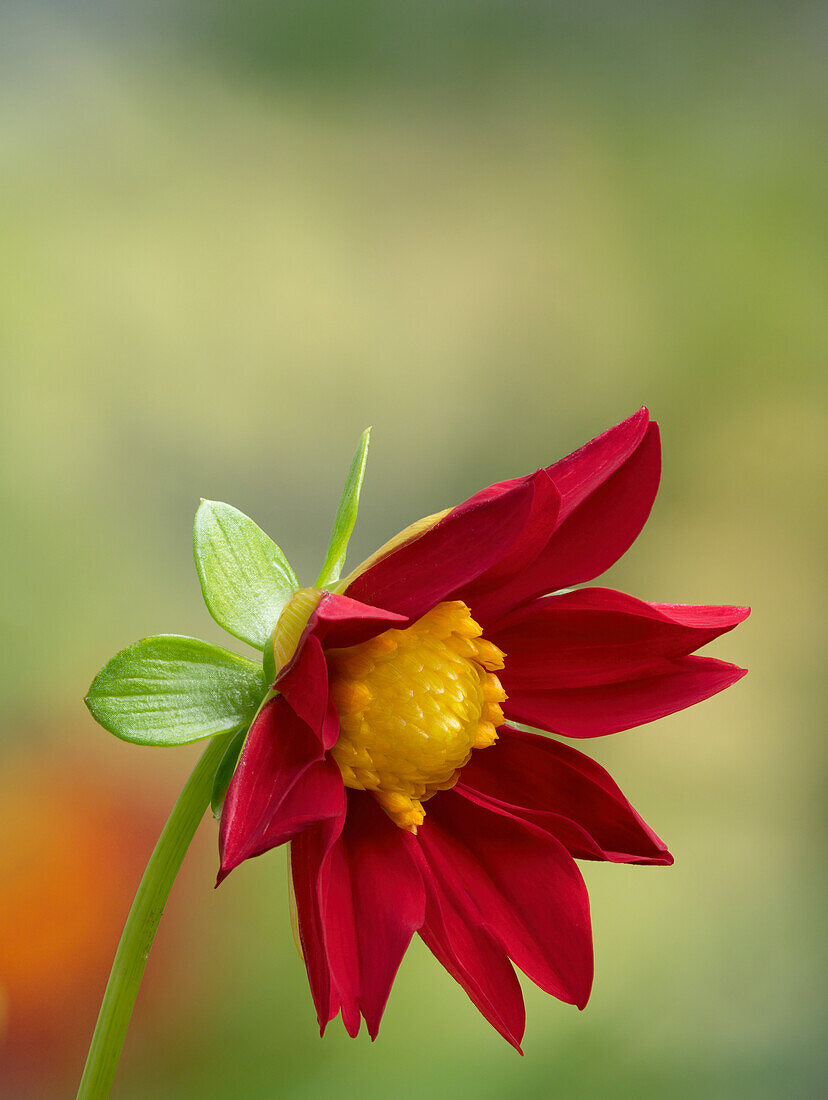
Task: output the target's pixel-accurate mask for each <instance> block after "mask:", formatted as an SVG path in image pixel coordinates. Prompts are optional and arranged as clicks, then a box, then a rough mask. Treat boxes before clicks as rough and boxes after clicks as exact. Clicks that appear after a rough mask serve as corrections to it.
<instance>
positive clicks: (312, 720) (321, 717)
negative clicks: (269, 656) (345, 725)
mask: <svg viewBox="0 0 828 1100" xmlns="http://www.w3.org/2000/svg"><path fill="white" fill-rule="evenodd" d="M276 684H277V686H278V689H279V691H280V692H281V694H282V695H283V696H284V698H285V699H287V701H288V703H290V706H291V707H292V709H293V710H294V711H295V712H296V714H298V715H299V717H300V718H301V719H302V720H303V721H304V722H306V723H307V725H308V726H309V727H310V728H311V729H312V730H313V731H314V732H315V733H316V735H317V737H318V738H319V741H320V742H321V744H322V747H323V748H325V749H329V748H331V747H332V746H333V745H334V744H335V742H336V739H337V737H339V715H338V714H337V713H336V708H335V707H334V705H333V703H332V701H331V699H330V696H329V692H328V665H327V662H326V661H325V654H324V653H323V651H322V643H321V642H320V640H319V638H317V637H316V635H315V634H313V633H307V634H305V635H303V637H302V639H301V641H300V643H299V646H298V648H297V651H296V654H295V656H294V657H293V659H292V660H291V661H290V663H289V664H288V665H287V667H286V671H285V672H284V673H283V674H282V675H281V676H280V677H279V678H278V679H277V681H276Z"/></svg>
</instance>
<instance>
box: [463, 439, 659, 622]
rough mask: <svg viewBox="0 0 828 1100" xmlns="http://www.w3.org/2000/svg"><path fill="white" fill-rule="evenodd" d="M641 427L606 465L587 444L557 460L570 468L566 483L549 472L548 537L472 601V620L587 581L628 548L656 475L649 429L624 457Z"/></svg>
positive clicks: (648, 502)
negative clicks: (555, 499) (553, 520)
mask: <svg viewBox="0 0 828 1100" xmlns="http://www.w3.org/2000/svg"><path fill="white" fill-rule="evenodd" d="M642 422H643V421H639V422H636V425H635V427H636V431H635V432H629V431H628V432H627V433H625V435H624V437H623V438H624V441H625V446H624V447H623V448H620V449H618V450H617V451H613V452H612V455H611V459H610V458H608V457H607V455H606V454H604V450H603V449H602V448H598V449H597V450H595V451H593V450H591V449H590V448H591V447H592V444H587V447H586V448H582V450H581V452H576V455H573V456H570V459H564V460H563V462H564V463H567V462H570V463H571V464H570V465H569V466H564V467H563V470H564V474H565V477H566V479H567V481H566V482H561V481H558V480H556V477H557V478H560V477H561V476H562V475H561V473H560V467H561V464H560V463H559V464H558V473H557V474H556V467H554V466H553V467H550V470H549V473H550V476H551V477H552V479H553V480H554V481H555V483H556V486H557V488H558V490H559V492H560V493H561V511H560V514H559V517H558V525H557V528H556V530H555V533H554V534H553V535H552V537H551V538H550V539H549V542H548V543H547V545H546V546H545V547H544V549H543V550H541V552H540V553H539V554H538V556H537V557H536V558H535V560H534V561H533V562H532V563H531V564H529V565H527V566H526V568H525V569H523V570H522V571H521V572H520V573H519V574H517V575H516V576H515V577H513V578H512V579H511V580H509V581H507V582H506V583H504V584H503V585H502V586H501V587H500V588H498V589H496V590H494V591H492V592H490V593H486V594H484V595H483V596H482V597H480V598H478V601H477V602H476V603H475V605H474V606H473V608H472V610H473V613H474V614H475V615H476V616H477V617H478V620H479V621H483V622H491V621H492V620H493V619H495V618H498V617H500V616H502V615H503V614H504V613H505V612H507V611H509V610H511V609H512V608H514V607H517V606H518V605H519V604H521V603H524V602H526V601H527V600H530V599H532V598H533V597H535V596H539V595H542V594H543V593H546V592H554V591H556V590H557V589H560V588H568V587H570V586H571V585H574V584H580V583H581V582H583V581H588V580H592V579H593V578H594V577H597V576H599V575H600V574H601V573H603V572H604V571H605V570H607V569H609V567H610V566H611V565H613V564H614V563H615V562H616V561H617V560H618V559H619V558H620V557H621V556H622V554H624V553H625V552H626V551H627V550H628V549H629V547H630V546H631V544H632V543H633V542H634V541H635V539H636V538H637V537H638V534H639V532H640V531H641V528H642V527H643V526H644V524H645V522H646V520H647V517H648V516H649V514H650V510H651V508H652V506H653V501H654V500H655V496H656V492H657V490H658V482H659V476H660V473H661V449H660V443H659V435H658V427H657V425H656V424H654V423H650V424H648V425H646V427H645V430H644V432H643V436H642V437H641V439H640V442H638V443H637V445H635V446H634V449H632V450H631V451H628V450H627V448H628V447H629V446H631V445H633V444H635V441H636V439H637V438H638V431H639V430H640V428H641V423H642ZM619 427H622V425H619ZM608 434H609V433H608ZM599 438H603V437H599ZM595 442H597V441H593V443H595ZM578 455H580V456H581V457H580V458H578V460H577V462H575V461H572V460H575V459H576V457H577V456H578ZM567 484H568V488H567Z"/></svg>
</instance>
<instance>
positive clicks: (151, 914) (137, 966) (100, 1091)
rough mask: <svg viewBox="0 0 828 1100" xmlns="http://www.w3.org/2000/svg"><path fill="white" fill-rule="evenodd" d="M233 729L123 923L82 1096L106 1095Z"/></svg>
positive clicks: (197, 781) (88, 1099)
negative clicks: (163, 920) (160, 929)
mask: <svg viewBox="0 0 828 1100" xmlns="http://www.w3.org/2000/svg"><path fill="white" fill-rule="evenodd" d="M234 736H235V734H234V733H229V734H223V735H221V736H219V737H214V738H213V739H212V740H211V741H210V744H209V745H208V746H207V749H206V750H205V752H204V754H203V755H202V757H201V759H200V760H199V762H198V763H197V764H196V766H195V768H194V769H193V771H192V773H191V775H190V778H189V779H188V780H187V782H186V784H185V785H184V789H183V790H182V792H181V794H180V795H179V796H178V800H177V801H176V804H175V805H174V806H173V809H172V813H171V814H170V816H169V818H168V819H167V824H166V825H165V826H164V829H163V832H162V833H161V836H160V837H159V838H158V843H157V844H156V845H155V849H154V851H153V853H152V855H151V856H150V859H149V863H148V864H147V867H146V870H145V871H144V877H143V878H142V879H141V882H140V885H139V886H138V890H137V892H136V894H135V900H134V901H133V903H132V908H131V909H130V911H129V916H128V917H127V919H126V924H125V925H124V931H123V934H122V935H121V942H120V943H119V944H118V950H117V952H116V953H115V961H114V962H113V963H112V971H111V973H110V975H109V981H108V982H107V986H106V991H105V992H104V996H103V1002H102V1004H101V1011H100V1013H99V1015H98V1022H97V1024H96V1025H95V1033H94V1034H93V1036H92V1042H91V1044H90V1047H89V1054H88V1056H87V1059H86V1068H85V1069H84V1071H83V1077H82V1078H81V1083H80V1087H79V1089H78V1100H105V1098H106V1097H108V1096H109V1090H110V1089H111V1087H112V1080H113V1078H114V1077H115V1071H116V1070H117V1068H118V1061H119V1059H120V1057H121V1049H122V1047H123V1045H124V1038H125V1036H126V1032H127V1028H128V1027H129V1021H130V1017H131V1016H132V1008H133V1005H134V1004H135V998H136V997H137V995H138V989H139V987H140V985H141V978H142V977H143V976H144V967H145V966H146V964H147V956H148V955H149V952H150V948H151V947H152V941H153V940H154V939H155V932H156V929H157V928H158V922H159V921H160V920H161V914H162V913H163V912H164V906H165V905H166V903H167V898H168V897H169V893H170V890H171V889H172V884H173V882H175V877H176V875H177V874H178V871H179V869H180V867H181V864H182V861H183V859H184V855H185V853H186V851H187V849H188V848H189V846H190V842H191V841H192V839H193V837H194V836H195V832H196V829H197V828H198V825H199V822H200V821H201V819H202V817H203V816H204V811H205V810H206V809H207V807H208V806H209V805H210V795H211V794H212V790H213V777H214V775H215V773H216V768H217V767H218V765H219V761H220V760H221V758H222V755H223V754H224V751H225V749H226V748H227V745H228V742H229V741H230V740H231V739H232V737H234Z"/></svg>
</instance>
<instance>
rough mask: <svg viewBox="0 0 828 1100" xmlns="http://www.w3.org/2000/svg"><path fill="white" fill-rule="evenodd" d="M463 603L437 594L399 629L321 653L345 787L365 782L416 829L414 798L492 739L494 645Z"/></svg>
mask: <svg viewBox="0 0 828 1100" xmlns="http://www.w3.org/2000/svg"><path fill="white" fill-rule="evenodd" d="M482 633H483V631H482V630H481V628H480V626H478V624H477V623H476V622H475V621H474V619H473V618H472V617H471V612H470V611H469V609H468V607H466V605H465V604H464V603H462V602H461V601H459V600H454V601H451V602H447V603H441V604H438V605H437V607H435V608H434V609H433V610H431V611H429V612H428V614H427V615H424V616H423V617H422V618H421V619H418V620H417V622H415V623H413V624H412V625H411V626H409V627H408V628H407V629H405V630H387V631H385V633H384V634H380V635H379V636H378V637H376V638H372V639H371V640H370V641H367V642H364V643H363V644H362V645H357V646H351V647H350V648H349V649H334V650H330V651H329V652H328V654H327V657H328V668H329V673H330V683H331V693H332V695H333V700H334V703H335V704H336V707H337V710H338V711H339V718H340V734H339V740H338V741H337V742H336V744H335V745H334V747H333V749H332V755H333V757H334V759H335V760H336V762H337V764H338V765H339V770H340V771H341V772H342V778H343V780H344V782H345V786H346V787H353V788H355V789H357V790H366V791H371V793H372V794H373V795H374V797H375V798H376V799H377V801H378V802H379V804H380V805H381V806H382V808H383V809H384V810H385V812H386V813H387V814H388V816H389V817H390V818H391V819H392V821H394V822H395V823H396V824H397V825H399V826H400V827H401V828H403V829H408V830H410V831H411V832H416V831H417V826H418V825H421V824H422V822H423V819H424V817H425V811H424V809H423V805H422V804H423V802H425V801H426V800H427V799H429V798H431V797H432V795H434V794H436V793H437V791H443V790H448V789H449V788H450V787H453V786H454V784H455V783H456V782H457V780H458V778H459V776H460V769H461V768H462V767H463V765H464V764H466V763H468V760H469V758H470V756H471V754H472V750H473V749H484V748H487V747H488V746H489V745H493V744H494V742H495V741H496V740H497V733H496V729H497V727H498V726H499V725H500V724H501V723H502V722H503V711H502V710H501V709H500V704H501V703H502V702H503V701H504V699H505V698H506V693H505V692H504V690H503V688H502V687H501V685H500V681H499V680H498V678H497V676H496V675H495V671H496V670H497V669H501V668H503V653H502V652H501V651H500V650H499V649H498V648H497V646H495V645H492V643H491V642H488V641H486V640H485V639H484V638H483V637H482V636H481V635H482Z"/></svg>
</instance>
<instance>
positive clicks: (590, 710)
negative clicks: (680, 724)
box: [503, 657, 747, 737]
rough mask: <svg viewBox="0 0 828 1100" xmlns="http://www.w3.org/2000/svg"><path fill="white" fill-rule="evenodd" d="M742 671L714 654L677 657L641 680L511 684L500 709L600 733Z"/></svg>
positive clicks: (678, 705) (699, 696)
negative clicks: (563, 685)
mask: <svg viewBox="0 0 828 1100" xmlns="http://www.w3.org/2000/svg"><path fill="white" fill-rule="evenodd" d="M746 671H747V669H744V668H738V667H737V666H736V665H731V664H728V663H727V662H726V661H717V660H715V659H714V658H712V657H680V658H678V659H677V660H674V661H669V662H668V663H667V669H666V670H665V671H664V672H662V673H661V674H659V675H657V676H648V677H646V678H643V679H639V680H625V681H623V682H621V683H613V684H600V685H598V686H595V687H580V688H570V689H550V690H548V691H528V690H525V689H522V688H515V687H512V689H511V693H510V695H509V698H508V700H507V701H506V702H505V703H504V704H503V711H504V713H505V714H506V716H507V718H511V719H512V720H513V721H516V722H525V723H526V725H528V726H537V727H538V728H539V729H544V730H548V731H549V733H560V734H563V735H564V736H565V737H602V736H603V735H604V734H608V733H618V732H620V731H621V730H627V729H632V728H633V726H643V725H644V724H645V723H647V722H653V721H655V719H656V718H663V717H664V716H665V715H667V714H673V713H674V712H675V711H678V710H684V709H685V707H690V706H693V704H694V703H699V702H701V701H702V700H703V699H709V698H710V697H711V696H712V695H716V694H717V693H718V692H720V691H724V689H725V688H727V687H730V685H731V684H734V683H736V681H737V680H741V678H742V677H743V676H744V675H745V673H746ZM504 683H505V680H504ZM506 690H507V691H508V690H509V689H508V688H507V689H506Z"/></svg>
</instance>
